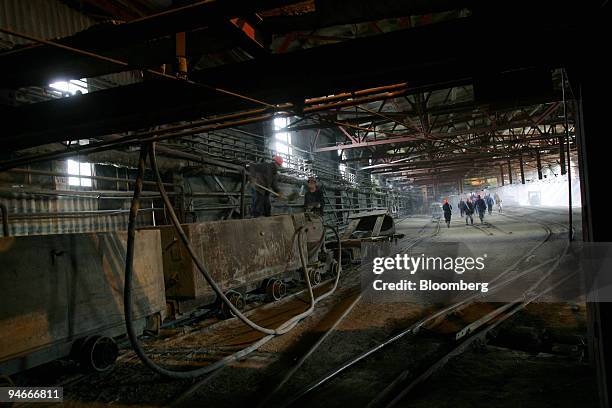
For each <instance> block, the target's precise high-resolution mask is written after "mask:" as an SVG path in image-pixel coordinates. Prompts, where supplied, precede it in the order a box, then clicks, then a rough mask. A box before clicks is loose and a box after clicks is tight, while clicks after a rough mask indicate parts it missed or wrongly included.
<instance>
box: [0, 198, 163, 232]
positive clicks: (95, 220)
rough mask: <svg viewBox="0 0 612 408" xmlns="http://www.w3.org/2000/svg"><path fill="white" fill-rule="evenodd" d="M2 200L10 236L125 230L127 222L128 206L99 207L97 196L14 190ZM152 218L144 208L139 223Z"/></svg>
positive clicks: (146, 222) (141, 224)
mask: <svg viewBox="0 0 612 408" xmlns="http://www.w3.org/2000/svg"><path fill="white" fill-rule="evenodd" d="M0 203H4V204H5V205H6V206H7V207H8V212H9V234H10V235H11V236H15V235H44V234H64V233H75V232H98V231H124V230H126V229H127V224H128V212H127V209H123V210H109V211H99V206H98V203H99V200H98V199H97V198H96V197H78V196H53V195H39V194H32V193H13V194H10V196H9V195H3V196H2V197H0ZM128 204H129V203H128ZM126 206H127V205H126ZM150 218H151V216H150V212H144V211H143V212H141V213H140V214H139V217H138V223H137V224H138V226H142V227H144V226H149V225H151V224H152V222H151V220H150Z"/></svg>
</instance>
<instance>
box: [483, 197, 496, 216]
mask: <svg viewBox="0 0 612 408" xmlns="http://www.w3.org/2000/svg"><path fill="white" fill-rule="evenodd" d="M485 201H486V203H487V210H489V215H492V213H493V204H494V201H493V197H491V194H487V195H486V196H485Z"/></svg>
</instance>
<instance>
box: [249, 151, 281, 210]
mask: <svg viewBox="0 0 612 408" xmlns="http://www.w3.org/2000/svg"><path fill="white" fill-rule="evenodd" d="M282 165H283V158H282V157H280V156H274V157H273V158H272V162H271V163H256V164H252V165H250V166H249V177H250V179H251V186H252V188H251V194H252V202H251V216H253V218H257V217H269V216H270V215H272V204H271V203H270V194H271V191H273V192H275V193H277V194H278V196H279V197H282V194H281V193H280V189H279V188H278V184H277V180H276V179H277V175H278V168H279V167H280V166H282Z"/></svg>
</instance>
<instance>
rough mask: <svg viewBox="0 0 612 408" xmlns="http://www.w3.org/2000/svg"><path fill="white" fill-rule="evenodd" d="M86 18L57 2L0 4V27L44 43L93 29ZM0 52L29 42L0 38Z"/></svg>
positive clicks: (15, 0) (10, 1)
mask: <svg viewBox="0 0 612 408" xmlns="http://www.w3.org/2000/svg"><path fill="white" fill-rule="evenodd" d="M93 24H94V21H93V20H92V19H90V18H89V17H87V16H85V15H83V14H80V13H78V12H77V11H75V10H73V9H71V8H69V7H68V6H66V5H65V4H63V3H61V2H59V1H57V0H27V1H24V0H0V27H3V28H8V29H12V30H15V31H19V32H22V33H25V34H30V35H33V36H36V37H41V38H44V39H52V38H60V37H66V36H69V35H72V34H74V33H76V32H79V31H82V30H85V29H86V28H88V27H89V26H91V25H93ZM0 40H2V41H1V42H0V48H8V47H10V46H12V45H13V44H27V43H29V41H27V40H24V39H21V38H16V37H13V36H10V35H5V34H0Z"/></svg>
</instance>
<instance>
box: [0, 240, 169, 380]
mask: <svg viewBox="0 0 612 408" xmlns="http://www.w3.org/2000/svg"><path fill="white" fill-rule="evenodd" d="M137 235H138V239H137V245H136V247H135V254H136V261H135V262H134V287H135V290H134V300H133V303H134V319H135V321H136V323H137V330H138V332H139V333H141V332H142V331H143V330H144V329H145V328H151V329H155V328H156V327H158V326H159V324H160V322H161V321H162V319H163V318H164V315H165V311H166V298H165V295H164V280H163V270H162V257H161V253H160V251H159V248H160V245H161V241H160V234H159V232H158V231H138V232H137ZM126 236H127V234H126V233H121V232H112V233H81V234H54V235H33V236H21V237H3V238H0V265H2V266H1V268H2V273H0V286H1V287H2V288H3V289H4V293H3V295H2V296H1V297H0V333H2V334H1V335H0V374H3V375H11V374H14V373H16V372H20V371H23V370H27V369H29V368H32V367H35V366H38V365H41V364H44V363H47V362H50V361H53V360H56V359H59V358H63V357H67V356H72V357H73V358H74V359H75V360H77V361H79V362H80V364H81V365H82V366H84V367H86V368H88V369H93V370H96V371H105V370H107V369H109V368H110V367H112V365H113V363H114V361H115V359H116V357H117V352H118V350H117V345H116V344H115V342H114V340H113V337H115V336H118V335H121V334H123V333H125V326H124V324H125V323H124V314H123V282H124V281H123V279H124V272H123V270H124V267H125V247H126V240H127V238H126ZM9 333H10V335H9Z"/></svg>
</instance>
